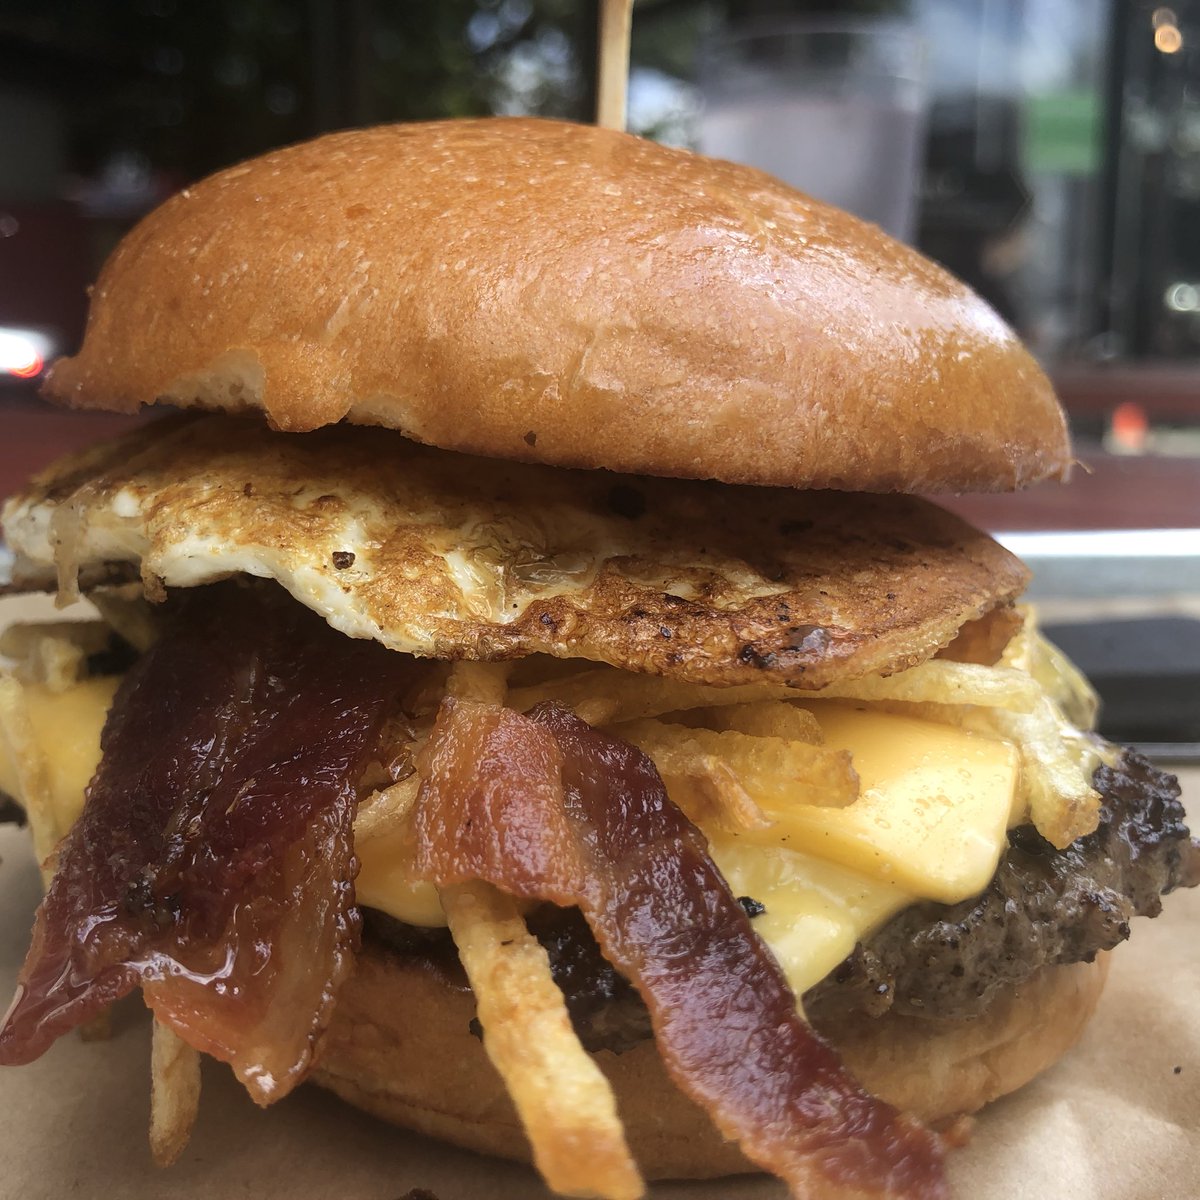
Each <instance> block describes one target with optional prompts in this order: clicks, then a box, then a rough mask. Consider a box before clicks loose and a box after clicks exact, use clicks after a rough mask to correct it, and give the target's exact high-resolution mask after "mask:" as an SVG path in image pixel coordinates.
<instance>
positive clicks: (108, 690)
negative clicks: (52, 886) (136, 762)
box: [0, 676, 120, 830]
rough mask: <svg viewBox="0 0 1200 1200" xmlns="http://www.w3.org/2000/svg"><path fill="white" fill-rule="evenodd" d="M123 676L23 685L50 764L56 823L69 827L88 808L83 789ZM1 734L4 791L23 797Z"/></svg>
mask: <svg viewBox="0 0 1200 1200" xmlns="http://www.w3.org/2000/svg"><path fill="white" fill-rule="evenodd" d="M118 683H120V679H118V678H115V677H113V676H103V677H101V678H98V679H88V680H85V681H84V682H83V683H77V684H75V685H74V686H73V687H70V688H68V689H66V690H65V691H61V692H52V691H51V690H50V689H49V688H46V687H43V686H42V685H41V684H36V683H28V684H25V685H24V687H23V692H24V700H25V707H26V712H27V714H28V716H29V721H30V724H31V725H32V726H33V734H34V738H35V739H36V741H37V744H38V746H39V747H40V748H41V751H42V755H43V757H44V760H45V764H46V780H47V783H48V785H49V788H50V802H51V806H52V808H53V810H54V819H55V824H56V825H57V827H58V828H59V829H64V830H65V829H70V828H71V826H72V825H74V824H75V820H76V818H77V817H78V816H79V813H80V811H81V810H82V808H83V792H84V789H85V788H86V787H87V785H88V784H89V783H90V782H91V780H92V776H93V775H94V774H95V773H96V766H97V764H98V763H99V762H100V731H101V730H102V729H103V728H104V718H105V717H106V716H107V715H108V709H109V705H111V704H112V698H113V693H114V692H115V691H116V690H117V684H118ZM7 750H8V746H7V743H6V742H5V741H4V740H3V739H2V738H0V791H2V792H7V793H8V794H9V795H10V796H15V797H16V798H17V799H20V790H21V789H20V785H19V783H18V773H17V764H16V763H15V762H13V761H12V760H11V759H10V758H9V755H8V753H7Z"/></svg>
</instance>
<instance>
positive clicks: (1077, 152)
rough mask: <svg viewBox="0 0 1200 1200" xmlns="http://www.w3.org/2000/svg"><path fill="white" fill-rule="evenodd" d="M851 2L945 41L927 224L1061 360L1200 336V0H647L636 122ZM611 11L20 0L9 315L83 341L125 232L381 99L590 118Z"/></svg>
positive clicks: (936, 57) (480, 0)
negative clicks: (729, 47)
mask: <svg viewBox="0 0 1200 1200" xmlns="http://www.w3.org/2000/svg"><path fill="white" fill-rule="evenodd" d="M847 13H851V14H866V15H884V16H893V17H900V18H903V19H906V20H908V21H910V22H912V23H914V24H915V25H916V26H917V27H918V28H919V30H920V32H921V33H922V35H923V36H924V37H925V39H926V41H927V43H928V46H929V78H928V85H929V102H930V103H929V121H928V131H929V134H928V143H927V148H926V157H925V172H924V184H923V188H922V199H921V205H922V207H921V219H920V226H919V235H918V238H919V244H920V245H921V246H922V248H923V249H925V250H926V251H927V252H928V253H930V254H931V255H933V256H934V257H936V258H939V259H941V260H942V261H943V262H945V263H946V264H947V265H948V266H950V267H951V269H953V270H955V271H956V272H957V273H959V274H960V275H962V276H963V277H964V278H966V279H968V280H969V281H970V282H971V283H972V284H973V285H974V286H976V287H977V288H978V289H979V290H980V291H981V292H983V293H984V294H985V295H986V296H988V297H989V299H991V301H992V302H993V304H994V305H995V306H996V307H997V308H998V309H999V310H1000V311H1001V312H1002V313H1003V314H1004V315H1005V316H1006V317H1007V318H1008V319H1009V320H1010V321H1012V322H1013V323H1014V324H1015V325H1016V326H1017V327H1018V328H1019V329H1020V331H1021V332H1022V334H1023V335H1024V336H1025V337H1026V338H1027V339H1028V340H1029V341H1030V342H1031V344H1032V345H1033V346H1034V347H1035V349H1036V350H1038V352H1039V353H1041V354H1042V355H1043V357H1045V358H1046V359H1048V360H1050V361H1052V362H1061V361H1065V360H1071V361H1080V360H1083V361H1109V360H1112V359H1114V358H1117V359H1122V358H1138V359H1143V358H1186V357H1189V356H1195V355H1197V354H1200V0H1177V3H1176V4H1175V5H1174V6H1173V7H1165V6H1161V5H1154V4H1150V3H1145V2H1143V0H1133V2H1129V0H1004V2H999V0H895V2H891V3H889V2H887V0H880V2H877V3H859V4H830V3H818V2H807V3H806V2H803V0H792V2H788V0H642V2H640V3H639V4H638V5H637V8H636V16H635V23H634V55H633V58H634V62H633V76H632V87H631V97H630V101H631V103H630V115H631V124H632V125H633V126H634V127H635V128H636V129H638V130H639V131H641V132H647V133H649V134H651V135H653V136H661V137H664V138H666V139H667V140H674V141H682V142H687V141H688V140H690V138H691V137H692V136H693V132H692V131H693V128H694V121H695V117H696V112H697V105H698V93H697V89H696V87H695V78H696V63H697V59H698V55H699V53H700V51H701V48H702V47H703V45H704V43H705V39H706V38H711V37H712V36H713V35H714V31H717V30H719V29H720V28H721V27H722V26H724V25H728V24H729V23H736V22H740V21H745V20H748V19H757V20H779V19H787V18H794V17H803V16H812V15H814V14H825V15H829V14H835V15H845V14H847ZM595 16H596V5H595V3H594V0H592V2H577V0H438V2H437V3H432V2H431V3H405V4H394V3H383V2H382V0H213V2H211V3H206V4H193V3H185V2H184V0H119V2H114V3H111V4H110V3H106V4H95V3H94V2H92V0H39V2H37V3H35V2H33V0H8V3H6V4H5V5H4V6H3V9H2V10H0V80H3V81H4V82H3V83H2V84H0V326H3V327H9V326H15V327H28V328H31V329H32V328H36V329H39V330H44V331H49V332H50V334H51V335H52V336H53V338H54V340H55V348H56V349H60V350H61V349H63V348H69V346H70V345H71V343H72V342H73V341H74V340H75V339H76V338H77V337H78V332H79V323H80V320H81V315H82V305H83V291H82V288H83V284H84V282H85V280H87V279H89V278H90V277H92V276H93V275H94V272H95V270H96V268H97V266H98V264H99V262H100V261H101V260H102V258H103V255H104V254H105V253H106V252H107V250H108V249H109V248H110V247H111V245H112V243H113V242H114V240H115V239H116V237H117V236H119V234H120V232H121V231H122V230H123V229H124V228H126V227H127V226H128V225H129V224H130V223H131V222H132V221H133V220H134V219H136V217H137V216H138V215H140V214H141V213H142V212H143V211H145V210H146V209H147V208H149V207H151V206H152V205H153V204H154V203H157V202H158V201H159V200H160V199H162V197H163V196H165V195H167V194H169V193H170V192H171V191H173V190H174V189H176V188H177V187H179V186H182V185H183V184H184V183H186V182H187V181H189V180H191V179H194V178H196V177H198V176H200V175H203V174H206V173H207V172H209V171H211V170H213V169H215V168H217V167H220V166H222V165H225V164H228V163H230V162H233V161H236V160H238V159H241V158H244V157H247V156H249V155H252V154H256V153H259V152H261V151H263V150H265V149H268V148H270V147H273V146H278V145H281V144H286V143H288V142H291V141H295V140H298V139H301V138H304V137H308V136H311V135H313V134H315V133H319V132H323V131H325V130H329V129H333V128H337V127H340V126H344V125H353V124H367V123H372V122H376V121H384V120H397V119H422V118H430V117H437V116H446V115H453V116H462V115H470V114H477V113H485V112H492V111H496V112H507V113H513V112H538V113H545V114H549V115H557V116H566V117H571V118H575V119H587V118H588V116H589V115H590V112H591V108H592V104H593V100H594V70H593V63H594V58H595V48H596V38H595ZM1198 403H1200V401H1198Z"/></svg>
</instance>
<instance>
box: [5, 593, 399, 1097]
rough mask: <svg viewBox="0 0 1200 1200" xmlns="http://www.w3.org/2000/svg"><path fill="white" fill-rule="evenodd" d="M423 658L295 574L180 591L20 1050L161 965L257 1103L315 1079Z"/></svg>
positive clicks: (41, 943) (43, 950)
mask: <svg viewBox="0 0 1200 1200" xmlns="http://www.w3.org/2000/svg"><path fill="white" fill-rule="evenodd" d="M410 663H411V660H408V659H406V658H404V657H403V656H401V655H398V654H394V653H390V652H389V651H387V650H384V649H383V648H382V647H381V646H378V645H376V644H375V643H372V642H361V641H353V640H351V639H350V638H347V637H345V636H344V635H342V634H340V633H336V632H335V631H334V630H332V629H330V628H329V627H328V626H327V625H326V624H325V623H324V622H323V621H321V620H320V618H318V617H316V616H314V615H313V614H312V613H310V612H308V610H306V609H305V608H304V607H303V606H301V605H299V604H297V603H295V602H294V601H293V600H291V599H290V598H289V597H287V596H286V595H285V594H284V593H283V592H282V591H276V590H274V589H272V590H267V589H265V588H258V587H256V588H244V587H240V586H237V585H234V584H223V585H218V586H216V587H210V588H204V589H198V590H197V592H196V593H195V594H188V595H185V596H183V597H181V598H180V600H179V608H178V612H177V615H176V619H175V620H174V622H173V624H172V625H171V627H170V628H169V629H168V630H167V631H166V632H165V633H164V635H163V637H162V638H161V640H160V641H158V642H157V643H156V644H155V646H154V647H153V648H152V649H151V650H150V651H149V652H148V653H147V654H146V655H145V656H143V658H142V659H141V660H140V661H139V662H138V663H137V664H136V665H135V666H134V668H133V669H132V670H131V671H130V672H129V674H128V676H127V677H126V679H125V681H124V682H123V683H122V685H121V688H120V689H119V691H118V692H117V696H116V699H115V701H114V703H113V707H112V711H111V713H110V715H109V718H108V722H107V724H106V726H105V729H104V735H103V739H102V750H103V758H102V761H101V764H100V767H99V769H98V771H97V773H96V776H95V778H94V779H93V781H92V783H91V785H90V787H89V788H88V795H87V803H86V804H85V806H84V811H83V814H82V816H81V817H80V819H79V821H78V822H77V823H76V825H75V827H74V828H73V829H72V831H71V832H70V833H69V834H68V835H67V837H66V838H65V839H64V840H63V842H62V843H61V845H60V847H59V850H58V870H57V873H56V874H55V876H54V879H53V882H52V883H51V886H50V889H49V892H48V893H47V896H46V898H45V900H44V901H43V903H42V906H41V908H40V909H39V910H38V914H37V919H36V921H35V924H34V931H33V944H32V946H31V948H30V951H29V955H28V957H27V958H26V960H25V964H24V966H23V968H22V970H21V974H20V977H19V980H18V987H17V997H16V999H15V1000H14V1002H13V1006H12V1008H11V1009H10V1011H9V1013H8V1016H7V1018H6V1020H5V1022H4V1025H3V1027H2V1028H0V1063H2V1064H11V1063H24V1062H30V1061H32V1060H33V1059H34V1058H36V1057H37V1056H38V1055H40V1054H41V1053H42V1052H43V1051H44V1050H45V1049H46V1048H47V1047H48V1046H49V1045H50V1043H51V1042H53V1041H54V1039H55V1038H57V1037H59V1036H60V1035H61V1034H63V1033H65V1032H66V1031H67V1030H69V1029H72V1028H74V1027H75V1026H77V1025H80V1024H82V1023H83V1022H85V1021H87V1020H89V1019H90V1018H92V1017H93V1016H95V1015H96V1014H97V1013H98V1012H100V1011H101V1010H102V1009H103V1008H104V1007H105V1005H107V1004H109V1003H110V1002H111V1001H113V1000H116V999H118V998H120V997H121V996H124V995H126V994H127V993H128V992H130V991H132V990H133V988H134V987H135V986H136V985H137V984H138V983H141V984H142V987H143V990H144V992H145V998H146V1002H147V1003H148V1004H149V1005H150V1007H151V1008H153V1009H154V1012H155V1015H156V1017H157V1018H158V1019H159V1020H160V1021H161V1022H163V1023H164V1024H165V1025H167V1026H169V1027H170V1028H172V1029H173V1030H174V1031H175V1032H176V1033H178V1034H179V1036H180V1037H181V1038H183V1039H184V1040H185V1041H186V1042H188V1043H189V1044H190V1045H192V1046H194V1047H196V1048H197V1049H199V1050H202V1051H204V1052H206V1053H208V1054H211V1055H213V1056H215V1057H217V1058H220V1059H223V1060H224V1061H226V1062H228V1063H230V1064H231V1065H232V1066H233V1069H234V1071H235V1072H236V1074H237V1075H238V1077H239V1078H240V1079H241V1080H242V1082H243V1083H244V1084H245V1085H246V1087H247V1089H248V1090H249V1092H250V1094H251V1096H252V1097H253V1098H254V1099H255V1100H256V1101H257V1102H259V1103H260V1104H266V1103H269V1102H270V1101H272V1100H276V1099H278V1098H279V1097H281V1096H283V1095H285V1094H286V1093H287V1092H288V1091H289V1090H290V1089H291V1088H292V1087H294V1086H295V1084H296V1083H298V1082H299V1081H300V1079H301V1078H303V1076H304V1073H305V1071H306V1069H307V1066H308V1064H309V1061H310V1059H311V1057H312V1050H313V1045H314V1043H315V1040H316V1038H317V1036H318V1034H319V1033H320V1031H321V1030H322V1029H323V1028H324V1026H325V1025H326V1024H327V1023H328V1020H329V1018H330V1015H331V1011H332V1006H333V1001H334V997H335V994H336V991H337V988H338V986H339V985H340V984H341V982H342V980H343V978H344V977H345V976H346V974H347V973H348V971H349V969H350V966H351V964H352V955H353V951H354V949H355V948H356V946H357V938H358V916H357V912H356V910H355V909H354V908H353V903H354V895H353V883H352V880H353V877H354V873H355V870H356V866H355V862H354V854H353V844H352V835H351V826H352V822H353V818H354V805H355V798H356V797H355V783H356V781H357V779H358V778H359V776H360V775H361V772H362V769H363V766H364V764H365V761H366V758H367V756H368V755H369V754H370V753H372V752H374V750H375V748H376V741H377V739H378V736H379V728H380V725H381V723H382V721H383V719H384V718H385V716H386V715H387V712H388V708H389V704H390V702H391V701H392V700H393V698H394V697H395V696H396V695H397V693H398V691H399V689H400V686H401V682H402V679H403V676H404V675H405V673H406V672H407V671H408V670H410V669H411V667H410V665H409V664H410Z"/></svg>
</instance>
